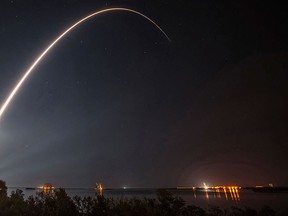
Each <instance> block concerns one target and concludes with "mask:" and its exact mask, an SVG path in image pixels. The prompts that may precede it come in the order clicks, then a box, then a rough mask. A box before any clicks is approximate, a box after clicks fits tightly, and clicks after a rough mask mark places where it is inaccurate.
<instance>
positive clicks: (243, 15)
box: [0, 0, 288, 187]
mask: <svg viewBox="0 0 288 216" xmlns="http://www.w3.org/2000/svg"><path fill="white" fill-rule="evenodd" d="M108 7H126V8H131V9H134V10H137V11H139V12H141V13H144V14H145V15H147V16H148V17H150V18H151V19H152V20H153V21H155V22H156V23H157V24H159V25H160V26H161V28H162V29H163V30H164V31H165V32H166V33H167V34H168V35H169V37H170V38H171V40H172V42H171V43H170V42H169V41H168V40H167V39H166V38H165V36H164V35H163V34H162V33H161V32H160V31H159V30H158V29H157V28H156V27H155V26H153V25H152V24H151V23H150V22H149V21H147V20H146V19H144V18H143V17H141V16H139V15H136V14H132V13H129V12H123V11H117V12H110V13H106V14H103V15H100V16H98V17H95V18H93V19H91V20H89V21H87V22H85V23H84V24H82V25H81V26H79V27H78V28H77V29H75V30H74V31H73V32H71V33H70V34H69V35H67V36H66V37H65V38H64V39H63V40H62V41H61V42H60V43H59V44H58V45H57V46H56V47H54V48H53V50H51V52H50V53H49V54H48V55H47V57H45V59H43V61H42V62H41V63H40V64H39V65H38V66H37V67H36V68H35V70H34V71H33V73H32V74H31V76H30V77H29V79H28V80H27V82H25V84H24V85H23V86H22V87H21V90H20V92H19V93H18V94H17V95H16V97H15V98H14V99H13V101H12V103H11V104H10V106H9V107H8V109H7V110H6V111H5V113H4V114H3V116H2V117H1V119H0V179H3V180H5V181H6V182H7V184H8V185H9V186H37V185H41V184H43V183H45V182H52V183H53V184H55V186H62V187H94V186H95V183H96V182H102V183H103V185H104V186H106V187H123V186H127V187H175V186H177V185H199V184H202V182H206V183H207V184H209V185H216V184H237V185H256V184H257V185H258V184H268V183H274V185H288V172H287V164H288V156H287V154H288V147H287V145H288V133H287V132H288V125H287V123H288V114H287V113H288V112H287V110H288V103H287V92H288V85H287V81H288V75H287V74H288V43H287V41H288V40H287V38H288V33H287V32H288V31H287V26H288V25H287V23H288V19H287V8H285V7H284V6H283V5H276V4H275V5H270V4H269V5H268V4H267V5H264V3H263V2H262V3H261V4H256V3H250V4H246V3H232V2H231V1H226V3H224V2H221V1H205V0H204V1H191V0H189V1H188V0H187V1H184V0H180V1H167V0H161V1H160V0H159V1H155V0H153V1H152V0H151V1H120V0H119V1H116V0H115V1H111V2H109V1H100V0H98V1H96V0H95V1H88V0H54V1H40V0H38V1H36V0H33V1H32V0H25V1H24V0H22V1H21V0H11V1H10V0H8V1H7V0H1V2H0V44H1V45H0V105H2V104H3V103H4V100H5V99H6V97H7V96H8V94H9V93H10V91H11V90H12V88H13V86H14V85H15V84H16V82H17V80H19V79H20V77H21V76H22V75H23V73H24V72H25V71H26V70H27V69H28V67H29V66H30V65H31V64H32V62H33V61H34V59H35V58H36V57H37V56H38V55H39V54H41V52H42V50H44V48H46V47H47V46H48V44H49V43H51V42H52V40H53V39H55V38H56V37H57V36H58V35H59V34H60V33H61V32H63V30H64V29H66V28H67V27H68V26H70V25H72V24H73V23H74V22H76V21H77V20H79V19H80V18H82V17H84V16H87V15H88V14H90V13H92V12H95V11H97V10H101V9H104V8H108Z"/></svg>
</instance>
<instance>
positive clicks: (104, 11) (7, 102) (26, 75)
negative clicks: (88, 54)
mask: <svg viewBox="0 0 288 216" xmlns="http://www.w3.org/2000/svg"><path fill="white" fill-rule="evenodd" d="M110 11H129V12H132V13H135V14H138V15H140V16H142V17H144V18H145V19H147V20H149V21H150V22H151V23H152V24H153V25H154V26H156V27H157V28H158V29H159V30H160V31H161V32H162V33H163V34H164V36H165V37H166V38H167V40H168V41H169V42H171V40H170V38H169V37H168V35H167V34H166V33H165V32H164V31H163V30H162V29H161V28H160V26H159V25H157V24H156V23H155V22H154V21H153V20H151V19H150V18H149V17H147V16H145V15H144V14H142V13H140V12H138V11H135V10H132V9H129V8H108V9H104V10H101V11H97V12H95V13H92V14H90V15H88V16H86V17H84V18H82V19H81V20H79V21H78V22H76V23H75V24H73V25H72V26H70V27H69V28H68V29H66V30H65V31H64V32H63V33H62V34H61V35H60V36H59V37H57V38H56V39H55V40H54V41H53V42H52V43H51V44H50V45H49V46H48V47H47V48H46V49H45V50H44V52H43V53H42V54H41V55H40V56H39V57H38V58H37V59H36V60H35V61H34V63H33V64H32V65H31V66H30V68H29V69H28V70H27V71H26V72H25V74H24V76H23V77H22V78H21V79H20V80H19V81H18V83H17V85H16V86H15V87H14V89H13V91H12V92H11V93H10V94H9V96H8V98H7V99H6V100H5V102H4V104H3V105H2V107H1V109H0V118H1V116H2V114H3V113H4V111H5V110H6V108H7V107H8V105H9V103H10V102H11V100H12V99H13V97H14V96H15V94H16V93H17V92H18V90H19V88H20V87H21V85H22V84H23V83H24V81H25V80H26V79H27V77H28V76H29V75H30V73H31V72H32V70H33V69H34V68H35V67H36V65H37V64H38V63H39V62H40V61H41V60H42V59H43V57H44V56H45V55H46V54H47V53H48V52H49V50H50V49H51V48H52V47H53V46H54V45H55V44H56V43H57V42H59V41H60V39H61V38H63V37H64V36H65V35H66V34H68V33H69V32H70V31H71V30H73V29H74V28H75V27H76V26H78V25H80V24H81V23H83V22H85V21H86V20H88V19H90V18H92V17H94V16H96V15H98V14H102V13H106V12H110Z"/></svg>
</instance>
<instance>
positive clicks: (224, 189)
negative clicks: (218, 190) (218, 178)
mask: <svg viewBox="0 0 288 216" xmlns="http://www.w3.org/2000/svg"><path fill="white" fill-rule="evenodd" d="M223 191H224V193H225V198H226V200H228V196H227V193H226V187H223Z"/></svg>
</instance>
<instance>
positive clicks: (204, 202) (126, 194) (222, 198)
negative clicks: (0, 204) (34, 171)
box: [8, 187, 288, 211]
mask: <svg viewBox="0 0 288 216" xmlns="http://www.w3.org/2000/svg"><path fill="white" fill-rule="evenodd" d="M16 189H17V188H8V194H9V195H10V194H11V192H12V191H15V190H16ZM18 189H21V190H22V191H23V193H24V194H25V198H27V197H29V196H30V195H36V193H37V192H41V190H27V189H25V188H21V187H19V188H18ZM65 191H66V192H67V194H68V195H69V196H70V197H74V196H76V195H78V196H81V197H85V196H91V197H93V196H96V195H97V194H98V193H97V192H96V191H95V190H94V189H71V188H67V189H65ZM168 191H170V192H172V194H174V195H176V196H179V197H181V198H183V199H184V200H185V201H186V203H187V204H192V205H196V206H200V207H202V208H207V207H209V206H218V207H220V208H229V207H231V206H236V207H241V208H245V207H250V208H253V209H257V210H259V209H260V208H262V207H263V206H269V207H271V208H273V209H275V210H276V211H284V210H286V209H288V193H261V192H254V191H252V190H246V189H241V190H239V191H237V193H236V192H233V193H232V192H231V191H229V190H228V191H227V192H226V193H224V192H223V191H221V192H220V191H218V192H216V191H212V190H210V191H209V190H207V191H206V190H203V191H193V190H177V189H168ZM156 194H157V189H113V190H103V195H104V196H105V197H106V198H114V199H123V198H124V199H125V198H134V197H136V198H143V197H146V198H156V197H157V195H156Z"/></svg>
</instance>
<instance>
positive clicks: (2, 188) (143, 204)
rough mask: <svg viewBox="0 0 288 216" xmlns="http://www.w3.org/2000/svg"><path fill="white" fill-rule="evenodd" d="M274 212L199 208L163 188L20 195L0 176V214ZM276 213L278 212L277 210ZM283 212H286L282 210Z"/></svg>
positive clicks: (244, 215)
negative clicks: (116, 194) (133, 194)
mask: <svg viewBox="0 0 288 216" xmlns="http://www.w3.org/2000/svg"><path fill="white" fill-rule="evenodd" d="M14 215H15V216H22V215H23V216H24V215H25V216H26V215H27V216H66V215H67V216H274V215H278V214H276V212H275V211H274V210H273V209H271V208H269V207H263V208H262V209H261V210H259V211H256V210H253V209H250V208H244V209H242V208H238V207H231V208H229V209H220V208H219V207H210V208H208V209H205V210H204V209H203V208H200V207H197V206H194V205H186V203H185V201H184V200H183V199H182V198H181V197H177V196H174V195H173V194H172V193H170V192H168V191H166V190H158V191H157V197H156V198H142V199H138V198H132V199H112V198H105V197H104V196H100V195H97V196H95V197H79V196H75V197H73V198H71V197H69V196H68V195H67V193H66V192H65V190H64V189H59V190H56V191H55V192H54V193H49V194H44V193H43V192H40V193H37V194H36V195H35V196H30V197H28V198H27V199H24V194H23V191H22V190H19V189H17V190H16V191H13V192H12V193H11V195H10V196H8V195H7V187H6V183H5V182H4V181H2V180H0V216H14ZM279 215H280V214H279ZM282 215H283V216H284V215H286V214H282Z"/></svg>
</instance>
